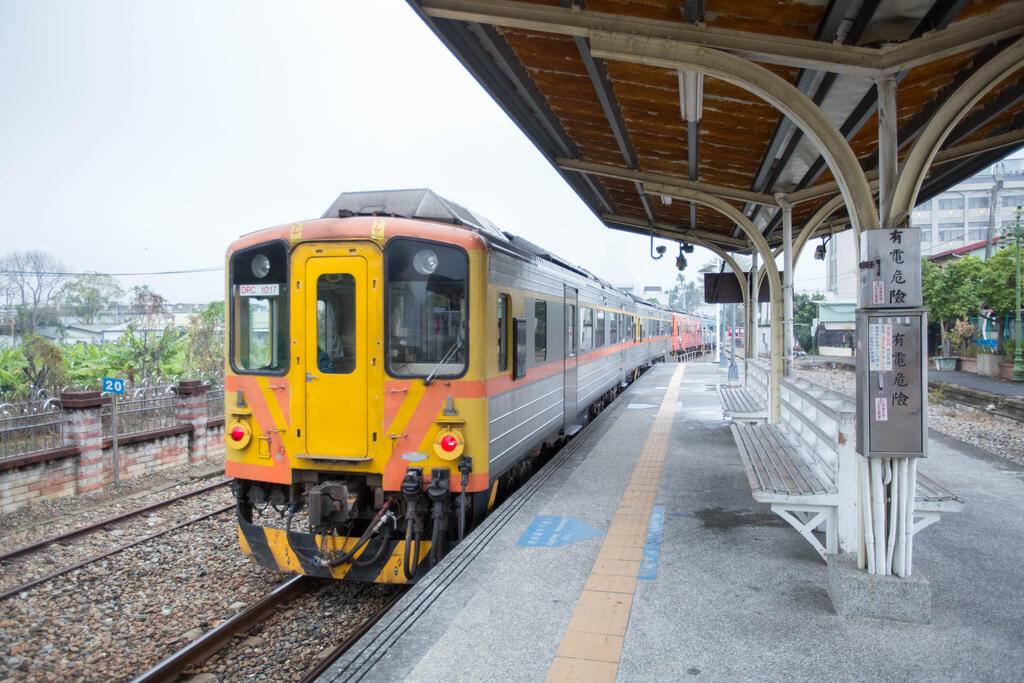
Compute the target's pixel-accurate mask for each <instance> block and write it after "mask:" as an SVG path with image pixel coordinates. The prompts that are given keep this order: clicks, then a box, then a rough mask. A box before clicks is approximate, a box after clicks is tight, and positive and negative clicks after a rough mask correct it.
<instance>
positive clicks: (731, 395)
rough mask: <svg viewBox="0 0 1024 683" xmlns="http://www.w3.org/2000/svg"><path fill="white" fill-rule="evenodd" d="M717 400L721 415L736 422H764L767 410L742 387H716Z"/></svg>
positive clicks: (721, 385) (766, 417)
mask: <svg viewBox="0 0 1024 683" xmlns="http://www.w3.org/2000/svg"><path fill="white" fill-rule="evenodd" d="M718 400H719V401H721V403H722V415H724V416H725V417H726V418H727V419H730V420H734V421H736V422H764V421H765V420H767V419H768V409H767V408H766V407H765V406H764V404H763V402H761V401H759V400H758V399H757V397H756V396H755V395H754V394H753V393H751V392H750V391H748V390H747V389H744V388H743V387H730V386H726V385H724V384H719V385H718Z"/></svg>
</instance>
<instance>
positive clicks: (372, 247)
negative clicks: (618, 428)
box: [225, 190, 713, 583]
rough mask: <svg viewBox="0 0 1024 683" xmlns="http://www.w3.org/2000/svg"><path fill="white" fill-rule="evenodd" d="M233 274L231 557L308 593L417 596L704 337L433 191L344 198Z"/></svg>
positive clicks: (258, 246)
mask: <svg viewBox="0 0 1024 683" xmlns="http://www.w3.org/2000/svg"><path fill="white" fill-rule="evenodd" d="M227 273H228V275H227V301H228V306H227V328H226V329H227V332H226V335H227V346H226V348H227V349H228V363H227V366H228V367H227V377H226V388H227V392H226V397H227V398H226V402H227V405H226V413H225V414H226V416H227V422H226V425H225V433H226V436H225V438H226V441H227V456H226V473H227V475H228V476H230V477H233V478H234V482H233V489H234V492H235V496H236V499H237V501H238V529H239V538H240V543H241V546H242V548H243V550H244V551H245V552H246V553H248V554H250V555H251V556H252V557H253V558H254V559H255V560H256V561H257V562H259V563H260V564H261V565H264V566H267V567H271V568H276V569H281V570H284V571H292V572H299V573H303V574H310V575H315V576H325V577H336V578H346V579H351V580H361V581H377V582H389V583H394V582H408V581H414V580H416V579H417V578H418V577H419V576H421V575H422V573H423V572H424V571H426V570H427V569H428V568H429V566H432V564H433V563H435V562H436V561H437V560H438V559H440V557H441V556H442V555H443V554H444V551H445V548H446V547H448V546H450V545H451V544H453V543H456V542H458V541H459V540H460V539H461V538H462V537H463V535H464V534H465V533H466V532H467V531H468V529H470V528H471V527H472V526H473V525H474V524H476V523H478V522H479V521H480V520H481V519H482V518H483V516H484V515H485V514H486V512H487V510H488V509H489V507H490V506H491V505H493V504H494V501H495V497H496V496H497V495H498V494H499V491H500V490H501V489H502V488H503V487H506V486H508V485H511V484H512V483H513V482H514V481H515V480H517V479H518V478H520V477H521V476H523V475H524V474H525V473H526V471H527V470H528V469H529V468H530V467H531V465H532V464H533V463H534V462H535V458H536V456H537V454H538V453H539V452H540V451H541V450H542V447H544V446H545V445H551V444H554V443H556V442H558V441H560V440H561V439H564V438H566V437H568V436H571V435H573V434H574V433H575V432H576V431H577V430H579V428H580V427H581V426H582V425H583V424H584V423H585V422H586V421H587V419H588V417H589V415H591V414H592V411H593V410H594V409H595V408H596V407H599V406H600V405H601V404H602V403H603V402H604V401H607V400H608V399H610V398H611V397H612V396H614V394H615V393H617V392H618V391H619V390H620V389H621V388H622V387H624V386H626V384H627V383H628V382H629V381H630V380H631V379H632V378H633V377H634V375H635V373H636V371H637V370H638V369H642V368H644V367H646V366H648V365H649V364H650V363H652V362H654V361H656V360H662V359H667V358H670V357H672V356H673V355H674V354H680V353H683V352H686V351H691V350H695V349H696V348H698V347H700V346H702V345H707V344H709V343H710V340H711V339H713V332H712V330H711V329H710V326H709V324H708V322H707V321H706V320H702V319H701V318H699V317H697V316H692V315H687V314H684V313H680V312H673V311H669V310H666V309H663V308H659V307H656V306H652V305H650V304H648V303H645V302H643V301H640V300H639V299H637V298H635V297H633V296H631V295H629V294H626V293H623V292H621V291H619V290H617V289H615V288H614V287H612V286H611V285H609V284H608V283H606V282H603V281H602V280H600V279H598V278H597V277H595V276H593V275H591V274H590V273H588V272H587V271H585V270H583V269H581V268H579V267H576V266H573V265H571V264H570V263H568V262H567V261H565V260H563V259H560V258H559V257H557V256H555V255H553V254H551V253H549V252H547V251H545V250H543V249H541V248H540V247H537V246H536V245H533V244H531V243H529V242H527V241H525V240H523V239H521V238H518V237H515V236H513V235H510V234H508V233H504V232H502V231H501V230H499V229H498V228H497V227H495V226H494V225H493V224H492V223H491V222H490V221H488V220H486V219H485V218H482V217H481V216H479V215H477V214H475V213H473V212H471V211H469V210H467V209H465V208H464V207H462V206H459V205H458V204H455V203H453V202H450V201H447V200H445V199H443V198H441V197H439V196H437V195H436V194H434V193H433V192H431V191H429V190H398V191H389V192H365V193H346V194H342V195H341V196H340V197H339V198H338V199H337V200H336V201H335V202H334V204H333V205H332V206H331V207H330V209H329V210H328V211H327V213H326V214H325V216H324V217H323V218H321V219H318V220H310V221H304V222H302V223H295V224H292V225H286V226H280V227H276V228H270V229H267V230H261V231H259V232H255V233H252V234H249V235H246V236H244V237H241V238H240V239H238V240H236V241H235V242H234V243H233V244H232V245H231V246H230V248H229V249H228V254H227Z"/></svg>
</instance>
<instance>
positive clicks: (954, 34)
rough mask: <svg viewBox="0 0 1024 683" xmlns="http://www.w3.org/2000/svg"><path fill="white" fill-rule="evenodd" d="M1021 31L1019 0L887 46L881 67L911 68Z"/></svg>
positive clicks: (1023, 29)
mask: <svg viewBox="0 0 1024 683" xmlns="http://www.w3.org/2000/svg"><path fill="white" fill-rule="evenodd" d="M953 5H954V6H955V5H957V3H953ZM928 20H929V21H932V20H933V19H928ZM1021 33H1024V12H1022V11H1021V10H1020V6H1019V5H1017V4H1016V3H1008V4H1007V5H1006V6H1004V7H1001V8H999V9H997V10H995V11H994V12H989V13H988V14H983V15H981V16H979V17H975V18H973V19H967V20H965V21H961V22H960V23H959V24H957V25H956V27H955V28H943V29H940V30H938V31H932V32H930V33H925V34H924V35H922V36H921V37H920V38H914V39H912V40H908V41H907V42H905V43H902V44H900V45H893V46H891V47H884V48H882V56H881V58H880V59H879V60H878V68H879V69H880V70H882V71H887V72H895V71H909V70H910V69H913V68H914V67H916V66H921V65H922V64H928V63H931V62H936V61H938V60H940V59H945V58H946V57H952V56H953V55H956V54H960V53H961V52H967V51H969V50H976V49H978V48H979V47H984V46H985V45H989V44H990V43H996V42H999V41H1000V40H1006V39H1007V38H1013V37H1015V36H1019V35H1020V34H1021Z"/></svg>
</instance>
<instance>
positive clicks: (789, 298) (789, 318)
mask: <svg viewBox="0 0 1024 683" xmlns="http://www.w3.org/2000/svg"><path fill="white" fill-rule="evenodd" d="M775 201H777V202H778V203H779V206H780V207H781V208H782V320H783V325H784V328H783V339H784V342H783V354H784V355H783V359H784V362H783V368H784V370H783V372H784V373H785V374H787V375H788V374H790V373H792V372H793V205H792V204H790V203H789V202H787V201H786V195H785V193H783V192H779V193H778V194H776V195H775Z"/></svg>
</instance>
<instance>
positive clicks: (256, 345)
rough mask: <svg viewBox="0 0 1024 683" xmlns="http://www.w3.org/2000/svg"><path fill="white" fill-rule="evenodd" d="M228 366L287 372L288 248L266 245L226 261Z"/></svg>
mask: <svg viewBox="0 0 1024 683" xmlns="http://www.w3.org/2000/svg"><path fill="white" fill-rule="evenodd" d="M229 306H230V314H231V320H230V331H231V354H230V358H231V366H232V368H233V369H234V371H235V372H240V373H257V374H269V375H283V374H284V373H285V372H287V370H288V250H287V248H286V247H285V245H284V244H283V243H281V242H269V243H266V244H261V245H258V246H256V247H251V248H249V249H246V250H244V251H240V252H238V253H237V254H235V255H233V256H232V257H231V290H230V300H229Z"/></svg>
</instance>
